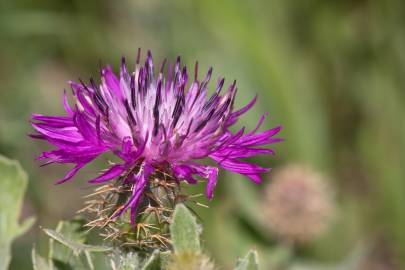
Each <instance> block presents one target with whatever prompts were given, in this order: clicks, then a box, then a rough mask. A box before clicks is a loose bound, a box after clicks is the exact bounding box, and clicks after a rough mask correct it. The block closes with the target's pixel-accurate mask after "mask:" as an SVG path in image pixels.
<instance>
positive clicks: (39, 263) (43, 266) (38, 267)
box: [31, 247, 52, 270]
mask: <svg viewBox="0 0 405 270" xmlns="http://www.w3.org/2000/svg"><path fill="white" fill-rule="evenodd" d="M31 256H32V266H33V267H34V270H51V269H52V268H51V267H49V265H48V263H47V261H46V260H45V259H44V258H42V257H41V256H39V255H38V254H37V252H36V250H35V247H34V248H33V249H32V253H31Z"/></svg>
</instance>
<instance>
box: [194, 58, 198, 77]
mask: <svg viewBox="0 0 405 270" xmlns="http://www.w3.org/2000/svg"><path fill="white" fill-rule="evenodd" d="M197 79H198V61H197V62H195V66H194V81H197Z"/></svg>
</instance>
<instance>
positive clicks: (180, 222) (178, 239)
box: [170, 204, 200, 253]
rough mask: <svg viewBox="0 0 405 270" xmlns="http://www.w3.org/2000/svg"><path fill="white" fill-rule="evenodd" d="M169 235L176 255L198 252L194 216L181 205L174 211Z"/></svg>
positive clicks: (198, 239) (196, 227)
mask: <svg viewBox="0 0 405 270" xmlns="http://www.w3.org/2000/svg"><path fill="white" fill-rule="evenodd" d="M170 233H171V238H172V243H173V248H174V251H175V252H176V253H181V252H199V251H200V238H199V236H200V232H199V227H198V224H197V222H196V220H195V217H194V215H193V214H192V213H191V212H190V211H189V210H188V209H187V207H186V206H185V205H183V204H178V205H177V206H176V209H175V210H174V214H173V220H172V224H170Z"/></svg>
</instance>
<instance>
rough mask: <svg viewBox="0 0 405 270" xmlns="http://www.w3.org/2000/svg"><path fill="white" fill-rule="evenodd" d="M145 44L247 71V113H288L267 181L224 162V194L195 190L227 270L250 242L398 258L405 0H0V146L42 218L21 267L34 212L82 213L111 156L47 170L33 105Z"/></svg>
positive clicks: (403, 209) (366, 258) (298, 263)
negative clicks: (22, 175) (69, 174)
mask: <svg viewBox="0 0 405 270" xmlns="http://www.w3.org/2000/svg"><path fill="white" fill-rule="evenodd" d="M138 47H141V48H142V49H144V52H145V51H146V50H147V49H151V50H152V52H153V56H154V59H155V61H156V62H160V61H162V60H163V59H164V58H165V57H167V58H168V59H169V60H170V61H174V60H175V57H176V56H177V55H181V56H182V59H183V62H185V63H187V64H188V65H193V64H194V62H195V61H196V60H198V61H199V64H200V67H201V70H206V69H208V67H209V66H211V65H212V66H214V77H218V76H225V78H226V79H227V80H226V82H228V83H231V82H232V81H233V79H237V82H238V89H239V92H238V94H239V96H238V98H237V102H236V103H237V106H238V107H240V106H242V105H244V104H246V103H247V101H248V100H250V99H251V98H252V97H253V96H254V95H255V94H258V95H259V99H258V103H257V105H256V106H255V107H254V109H252V110H251V111H250V112H249V113H248V114H247V115H246V116H245V117H244V118H242V119H241V121H240V122H239V123H238V125H239V127H242V126H247V127H248V128H250V129H251V128H254V126H255V125H256V123H257V120H258V119H259V117H260V116H261V114H262V113H264V112H269V116H270V117H269V118H268V119H267V121H266V122H265V124H264V126H265V127H266V128H270V127H274V126H276V125H282V126H283V131H282V133H281V136H282V137H283V138H285V142H283V143H279V144H277V145H276V146H275V149H276V150H277V155H276V156H272V157H258V158H256V161H257V162H258V163H260V164H262V165H264V166H269V167H272V168H274V173H273V172H271V173H269V175H267V176H266V177H265V178H266V179H265V181H264V183H263V184H262V185H259V186H257V185H255V184H254V183H252V182H250V181H248V180H247V179H243V177H239V176H237V175H232V174H226V173H221V174H220V177H221V179H220V181H219V184H218V188H217V190H216V193H215V199H214V200H213V201H212V202H206V201H204V199H201V201H202V203H206V204H208V205H209V206H210V208H209V209H205V208H202V207H200V208H197V211H198V213H199V214H200V216H201V219H202V220H203V222H204V224H205V227H204V239H205V241H204V245H205V247H206V250H207V252H208V253H209V254H210V255H211V256H212V257H213V258H214V259H215V261H216V262H217V263H218V264H219V265H222V269H229V268H231V267H232V266H233V264H234V262H235V260H236V258H237V257H238V256H241V255H242V254H245V253H246V252H247V250H248V249H249V248H252V247H255V248H257V249H258V250H259V253H260V256H261V262H262V266H263V269H270V268H271V267H273V268H274V269H284V268H286V269H287V268H288V267H292V268H294V267H295V268H294V269H315V267H321V268H319V269H324V268H322V267H328V266H331V265H339V266H342V265H350V264H351V263H352V262H353V261H357V262H360V263H359V264H358V265H359V266H358V269H379V270H380V269H381V270H382V269H404V268H401V266H402V267H405V266H404V260H405V232H404V228H405V196H404V193H405V166H403V164H402V163H403V162H405V125H404V117H405V92H404V89H405V76H404V74H405V5H404V2H403V1H399V0H387V1H377V0H376V1H372V0H343V1H321V0H307V1H292V0H272V1H264V0H263V1H242V0H223V1H214V0H205V1H186V0H184V1H180V0H174V1H158V0H149V1H130V0H122V1H107V0H87V1H81V0H37V1H30V0H2V1H1V2H0V85H1V90H0V153H1V154H2V155H5V156H8V157H10V158H13V159H18V160H19V161H20V162H21V163H22V165H23V167H24V168H25V169H26V170H27V171H28V174H29V177H30V183H29V188H28V193H27V196H26V202H25V206H24V215H27V216H28V215H35V216H36V217H37V223H36V225H35V226H34V228H33V229H32V230H31V231H30V232H29V233H28V234H25V235H24V236H23V237H21V238H20V239H19V240H18V241H17V242H16V243H15V244H14V248H13V251H14V258H13V261H12V265H11V269H31V266H30V255H29V254H30V250H31V248H32V244H33V243H34V242H35V243H37V245H39V247H41V246H44V245H45V244H44V242H45V239H46V237H45V236H44V234H43V233H41V232H40V229H39V226H43V227H51V228H52V227H55V226H56V223H57V221H58V220H60V219H70V218H72V217H73V216H74V213H75V211H76V210H78V209H79V208H80V207H81V206H82V203H83V199H82V196H83V195H85V194H88V193H89V192H91V190H92V187H89V186H88V185H87V184H86V181H85V180H86V179H89V178H90V177H91V176H93V175H94V174H96V173H97V172H98V170H99V169H100V168H103V166H104V165H103V162H102V161H101V162H100V163H98V164H93V165H92V166H90V167H86V168H85V169H84V171H83V172H82V173H81V174H79V175H78V176H76V177H75V179H74V181H71V182H69V183H67V184H64V185H62V186H56V185H54V181H55V180H57V179H59V178H61V176H62V175H64V172H66V170H67V167H65V168H63V166H49V167H45V168H39V163H38V162H36V161H35V160H34V158H35V157H36V156H37V155H39V154H40V152H41V151H43V150H45V149H49V147H48V146H47V145H45V144H43V143H41V142H38V141H33V140H31V139H29V138H28V136H27V134H29V133H31V132H33V130H32V128H31V127H30V124H29V118H30V114H31V113H34V112H35V113H43V114H51V115H54V114H60V113H62V110H63V107H62V93H63V89H65V88H68V84H67V81H68V80H77V79H78V78H79V77H80V78H83V79H88V78H90V77H95V78H98V70H99V66H100V63H101V64H102V65H104V64H107V63H110V64H111V65H113V67H115V70H117V67H118V65H119V63H120V58H121V56H126V58H127V61H128V62H129V63H130V64H133V63H134V59H135V56H136V51H137V48H138ZM213 87H214V85H213V84H212V85H211V89H212V88H213ZM285 178H287V179H289V178H290V180H291V179H293V180H291V181H294V179H295V180H297V179H298V180H297V181H298V182H299V183H298V184H297V185H295V184H294V182H292V184H291V181H290V180H288V181H287V180H285ZM280 179H284V181H282V180H280ZM305 179H316V181H312V180H309V181H306V180H305ZM319 179H321V180H320V181H318V180H319ZM289 181H290V182H289ZM282 183H290V184H286V185H284V186H283V184H282ZM272 184H274V189H271V185H272ZM276 185H281V186H278V187H276ZM325 186H328V187H327V188H326V187H325ZM202 188H203V185H201V186H200V187H197V188H196V192H198V190H202ZM272 191H274V192H273V193H275V194H272ZM277 192H278V193H277ZM305 192H306V193H305ZM277 198H279V201H277ZM274 201H276V202H274ZM309 201H310V202H309ZM300 205H301V206H302V205H304V206H305V205H306V206H305V207H306V208H305V207H304V208H305V209H304V210H302V211H296V213H295V214H294V211H295V210H297V209H296V208H297V207H298V206H300ZM288 207H289V208H288ZM311 207H312V208H311ZM298 208H299V207H298ZM294 209H295V210H294ZM308 209H310V210H309V211H308V215H309V216H305V210H308ZM311 209H312V210H313V209H315V210H314V211H312V210H311ZM295 215H296V217H297V218H296V219H295V218H294V217H295ZM283 218H284V219H285V220H284V219H283ZM289 218H290V219H289ZM290 220H291V221H290ZM283 222H284V223H283ZM300 222H302V224H301V223H300ZM293 223H297V224H293ZM290 225H291V226H292V227H291V228H290V227H289V226H290ZM308 228H310V230H307V229H308ZM297 230H298V231H297ZM300 230H301V231H300ZM315 236H316V237H315ZM305 265H307V266H305ZM308 265H313V268H311V267H310V268H305V267H308ZM283 267H284V268H283ZM300 267H301V268H300ZM303 267H304V268H303ZM356 267H357V266H356ZM317 269H318V268H317ZM343 269H348V268H343Z"/></svg>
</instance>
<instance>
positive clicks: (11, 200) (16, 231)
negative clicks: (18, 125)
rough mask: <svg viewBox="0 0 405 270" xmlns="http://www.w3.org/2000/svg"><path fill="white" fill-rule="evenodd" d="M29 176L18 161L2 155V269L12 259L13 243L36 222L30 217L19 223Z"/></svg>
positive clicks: (0, 173) (0, 206)
mask: <svg viewBox="0 0 405 270" xmlns="http://www.w3.org/2000/svg"><path fill="white" fill-rule="evenodd" d="M27 182H28V178H27V175H26V173H25V172H24V170H23V169H22V168H21V166H20V164H19V163H18V162H17V161H12V160H9V159H7V158H5V157H3V156H0V270H6V269H7V267H8V265H9V263H10V260H11V251H10V250H11V243H12V242H13V240H14V239H15V238H17V237H19V236H20V235H22V234H23V233H25V232H26V231H27V230H28V229H29V228H30V227H31V226H32V224H33V223H34V218H29V219H27V220H25V221H24V222H23V224H22V225H20V224H19V223H18V218H19V217H20V212H21V208H22V203H23V198H24V194H25V190H26V188H27Z"/></svg>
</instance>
